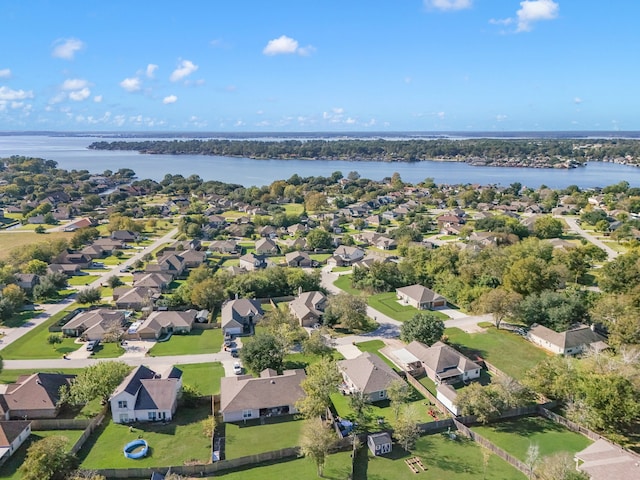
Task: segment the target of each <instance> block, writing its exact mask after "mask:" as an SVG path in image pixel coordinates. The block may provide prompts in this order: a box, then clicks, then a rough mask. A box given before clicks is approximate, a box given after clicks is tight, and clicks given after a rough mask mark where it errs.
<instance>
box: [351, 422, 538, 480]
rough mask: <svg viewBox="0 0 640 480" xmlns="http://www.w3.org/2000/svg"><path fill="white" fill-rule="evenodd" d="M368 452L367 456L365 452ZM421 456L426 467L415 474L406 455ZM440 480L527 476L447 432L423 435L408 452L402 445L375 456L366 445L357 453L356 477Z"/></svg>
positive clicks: (357, 479)
mask: <svg viewBox="0 0 640 480" xmlns="http://www.w3.org/2000/svg"><path fill="white" fill-rule="evenodd" d="M365 454H366V456H365ZM411 457H419V458H420V459H421V460H422V463H423V465H424V466H425V467H426V469H427V470H426V471H425V472H420V473H417V474H414V473H413V472H411V470H409V467H408V466H407V464H406V463H405V459H408V458H411ZM413 477H416V478H424V479H438V480H449V479H451V480H453V479H455V480H479V479H484V478H486V479H491V480H525V478H526V477H525V476H524V475H523V474H522V473H521V472H519V471H518V470H516V469H515V468H514V467H512V466H511V465H509V464H508V463H507V462H505V461H504V460H502V459H501V458H499V457H497V456H496V455H493V454H491V455H489V456H488V457H487V463H486V465H485V463H484V458H483V449H482V447H480V446H479V445H478V444H476V443H474V442H473V441H471V440H468V439H465V438H464V437H462V438H460V436H458V438H457V439H456V440H451V439H449V437H448V436H446V434H440V433H437V434H433V435H427V436H424V437H420V439H419V440H418V442H417V443H416V446H415V448H414V449H413V450H412V451H411V453H408V452H406V451H404V450H403V449H402V448H401V447H399V446H398V445H395V444H394V446H393V452H392V453H391V454H389V455H385V456H379V457H374V456H373V455H371V453H369V452H368V450H367V449H363V450H361V451H360V452H359V454H358V456H357V457H356V469H355V472H354V476H353V478H354V480H360V479H362V480H364V479H385V480H404V479H407V478H413Z"/></svg>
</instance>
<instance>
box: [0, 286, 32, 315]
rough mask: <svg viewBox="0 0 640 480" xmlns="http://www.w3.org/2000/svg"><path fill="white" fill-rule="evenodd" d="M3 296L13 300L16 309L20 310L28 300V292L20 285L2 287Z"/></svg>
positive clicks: (12, 304) (10, 300) (12, 303)
mask: <svg viewBox="0 0 640 480" xmlns="http://www.w3.org/2000/svg"><path fill="white" fill-rule="evenodd" d="M2 298H3V299H5V300H7V301H8V302H11V306H12V307H13V309H14V310H20V309H21V308H22V306H23V305H24V302H25V301H26V300H27V294H26V293H25V292H24V290H23V289H22V288H20V287H19V286H18V285H15V284H12V285H7V286H6V287H4V288H3V289H2Z"/></svg>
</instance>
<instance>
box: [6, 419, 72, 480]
mask: <svg viewBox="0 0 640 480" xmlns="http://www.w3.org/2000/svg"><path fill="white" fill-rule="evenodd" d="M55 435H60V436H61V437H66V438H67V440H69V443H68V445H69V448H71V446H72V445H73V444H74V443H75V442H76V441H77V440H78V439H79V438H80V435H82V430H39V431H37V432H31V436H30V437H29V438H28V439H27V441H25V442H24V443H23V444H22V445H21V446H20V448H19V449H18V450H17V451H16V452H15V453H14V454H13V455H12V456H11V458H10V459H9V460H8V461H7V463H5V464H4V465H2V467H0V479H2V480H5V479H6V480H20V479H21V478H22V475H21V474H20V472H18V468H20V465H22V463H23V462H24V459H25V458H26V456H27V449H28V448H29V445H31V444H32V443H34V442H37V441H38V440H42V439H43V438H45V437H52V436H55Z"/></svg>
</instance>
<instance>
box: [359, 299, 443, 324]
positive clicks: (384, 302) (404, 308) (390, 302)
mask: <svg viewBox="0 0 640 480" xmlns="http://www.w3.org/2000/svg"><path fill="white" fill-rule="evenodd" d="M367 303H368V304H369V306H370V307H371V308H375V309H376V310H378V311H379V312H380V313H382V314H384V315H386V316H388V317H391V318H393V319H394V320H398V321H400V322H405V321H407V320H411V319H412V318H413V317H414V316H415V315H416V314H417V313H421V312H420V310H418V309H417V308H414V307H412V306H411V305H401V304H400V303H398V298H397V296H396V292H385V293H379V294H377V295H372V296H370V297H368V298H367ZM428 312H429V313H432V314H433V315H435V316H436V317H438V318H439V319H441V320H448V319H449V317H448V316H446V315H445V314H444V313H441V312H438V311H431V310H429V311H428Z"/></svg>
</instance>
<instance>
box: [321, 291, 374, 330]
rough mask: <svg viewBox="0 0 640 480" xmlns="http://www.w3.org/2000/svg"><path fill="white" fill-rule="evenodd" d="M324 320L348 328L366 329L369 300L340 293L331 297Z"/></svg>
mask: <svg viewBox="0 0 640 480" xmlns="http://www.w3.org/2000/svg"><path fill="white" fill-rule="evenodd" d="M323 321H324V322H325V324H326V325H335V324H338V323H339V324H340V325H342V327H344V328H345V329H347V330H350V331H354V330H364V329H365V328H366V327H367V324H368V319H367V302H366V300H365V299H364V298H362V297H356V296H354V295H349V294H348V293H339V294H338V295H334V296H332V297H329V300H328V302H327V307H326V308H325V314H324V316H323Z"/></svg>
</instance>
